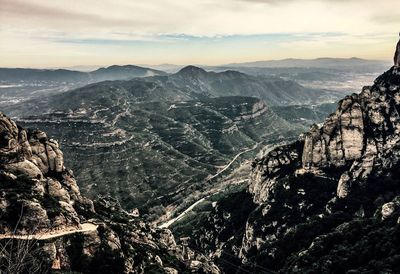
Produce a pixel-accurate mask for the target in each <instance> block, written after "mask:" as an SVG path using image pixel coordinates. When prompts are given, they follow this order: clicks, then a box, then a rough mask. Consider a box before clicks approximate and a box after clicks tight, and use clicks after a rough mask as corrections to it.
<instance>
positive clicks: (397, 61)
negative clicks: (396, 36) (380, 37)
mask: <svg viewBox="0 0 400 274" xmlns="http://www.w3.org/2000/svg"><path fill="white" fill-rule="evenodd" d="M394 66H395V67H400V41H399V42H398V43H397V47H396V53H395V54H394Z"/></svg>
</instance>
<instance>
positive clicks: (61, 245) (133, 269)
mask: <svg viewBox="0 0 400 274" xmlns="http://www.w3.org/2000/svg"><path fill="white" fill-rule="evenodd" d="M28 237H33V239H32V241H33V244H32V245H26V246H29V247H30V249H32V250H23V252H28V253H29V254H34V255H30V256H33V257H32V261H28V263H27V264H26V265H24V267H23V268H22V269H20V271H22V272H23V273H29V272H30V269H32V268H31V267H33V266H31V265H30V264H31V263H33V262H34V261H35V262H36V261H39V262H37V266H39V265H40V266H41V267H40V271H41V272H40V273H48V272H49V271H50V269H51V268H52V267H53V268H54V269H58V270H67V271H78V272H81V273H178V271H180V272H182V271H200V272H205V273H219V270H218V268H217V267H215V266H214V265H213V264H212V263H210V262H208V260H207V259H206V258H205V257H204V256H202V255H199V254H196V253H193V256H192V257H191V258H190V260H187V259H185V258H186V254H184V253H182V247H180V246H178V245H177V244H176V243H175V240H174V237H173V236H172V234H171V232H170V231H168V230H159V229H154V228H152V227H150V226H149V225H148V224H146V223H144V222H143V221H141V220H140V219H139V218H134V219H133V217H132V216H130V214H128V213H127V212H126V211H124V210H123V209H122V208H121V206H120V205H119V203H118V202H117V201H116V200H114V199H111V198H100V199H99V200H96V201H92V200H89V199H87V198H85V197H83V196H82V195H81V194H80V191H79V188H78V186H77V183H76V181H75V179H74V176H73V173H72V171H70V170H68V169H67V168H65V166H64V159H63V153H62V152H61V150H60V148H59V145H58V143H57V142H56V141H55V140H52V139H49V138H48V137H47V136H46V134H45V133H44V132H42V131H39V130H25V129H23V128H21V127H19V126H18V125H16V124H15V122H14V121H12V120H11V119H10V118H8V117H6V116H5V115H4V114H2V113H0V244H1V246H2V249H1V251H0V272H2V273H3V272H4V273H7V271H10V269H12V268H11V267H12V266H10V264H13V263H17V262H18V261H19V260H20V257H18V256H17V254H19V253H20V252H21V251H20V250H18V249H17V247H21V244H15V245H14V244H8V243H10V241H14V240H15V241H24V239H28ZM28 242H29V241H28ZM35 242H37V244H35ZM22 246H25V245H22ZM5 252H10V254H12V256H11V259H10V260H8V257H7V256H5V254H6V253H5ZM28 257H29V256H28ZM191 265H192V267H191Z"/></svg>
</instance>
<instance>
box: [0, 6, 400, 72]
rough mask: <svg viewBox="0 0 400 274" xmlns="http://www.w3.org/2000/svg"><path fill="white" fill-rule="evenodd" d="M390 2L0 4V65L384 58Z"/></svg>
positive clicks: (392, 17)
mask: <svg viewBox="0 0 400 274" xmlns="http://www.w3.org/2000/svg"><path fill="white" fill-rule="evenodd" d="M399 31H400V8H399V0H380V1H377V0H143V1H140V0H0V67H6V66H8V67H15V66H19V67H59V66H73V65H111V64H161V63H175V64H223V63H232V62H244V61H255V60H270V59H283V58H289V57H293V58H316V57H327V56H329V57H353V56H356V57H362V58H370V59H391V58H392V55H393V51H394V47H395V43H396V42H397V40H398V32H399Z"/></svg>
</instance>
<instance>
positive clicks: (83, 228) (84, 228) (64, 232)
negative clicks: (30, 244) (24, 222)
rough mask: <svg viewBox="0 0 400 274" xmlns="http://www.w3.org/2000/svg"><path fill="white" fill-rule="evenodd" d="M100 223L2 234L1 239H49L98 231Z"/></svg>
mask: <svg viewBox="0 0 400 274" xmlns="http://www.w3.org/2000/svg"><path fill="white" fill-rule="evenodd" d="M97 228H98V225H95V224H92V223H84V224H81V228H79V229H73V230H60V231H57V232H55V231H52V232H47V233H37V234H27V235H16V234H0V239H21V240H48V239H53V238H59V237H62V236H65V235H69V234H75V233H84V232H91V231H96V230H97Z"/></svg>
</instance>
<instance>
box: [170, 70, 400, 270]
mask: <svg viewBox="0 0 400 274" xmlns="http://www.w3.org/2000/svg"><path fill="white" fill-rule="evenodd" d="M399 109H400V68H399V67H398V66H394V67H392V68H391V69H390V70H388V71H387V72H385V73H384V74H382V75H381V76H379V77H378V78H377V79H376V80H375V82H374V84H373V85H372V86H367V87H364V88H363V90H362V92H361V93H359V94H352V95H350V96H347V97H345V98H344V99H343V100H341V101H340V102H339V104H338V107H337V109H336V111H335V112H333V113H332V114H331V115H330V116H329V117H328V118H327V119H326V120H325V122H324V123H323V124H321V125H314V126H313V127H312V128H311V129H310V131H309V132H308V133H306V134H304V135H302V136H301V137H300V138H299V140H297V141H296V142H294V143H291V144H288V145H285V146H279V147H277V148H275V149H272V150H269V151H266V152H265V153H264V154H263V155H260V157H258V158H257V159H256V160H255V161H254V162H253V164H252V173H251V176H250V180H249V186H248V189H247V190H239V191H238V192H236V193H231V194H229V195H227V196H226V197H222V198H221V199H219V200H218V201H215V202H213V203H212V204H210V205H209V206H210V207H209V208H208V210H207V211H208V212H209V214H208V215H205V217H204V218H202V220H201V221H198V222H197V223H196V224H194V225H193V227H192V229H191V233H190V236H191V246H193V248H194V249H198V250H202V251H203V252H204V253H206V254H209V255H210V256H211V257H213V258H214V259H215V261H216V263H217V265H218V266H219V267H220V268H221V270H222V271H223V272H224V273H270V272H276V271H278V272H281V273H294V272H296V273H299V272H300V273H373V272H385V273H398V272H399V271H400V269H399V258H400V257H399V254H400V250H399V245H398V244H399V235H400V234H399V228H400V226H399V220H400V218H399V217H400V210H399V208H400V207H399V205H400V203H399V201H400V188H399V179H398V178H399V175H400V174H399V170H400V169H399V167H400V163H399V159H400V157H399V156H400V137H399V136H400V135H399V133H400V132H399V131H400V116H399ZM238 201H241V202H240V203H239V202H238ZM183 222H184V220H183ZM177 233H179V231H177ZM180 235H185V234H184V233H183V234H182V233H181V234H180Z"/></svg>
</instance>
